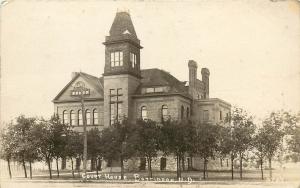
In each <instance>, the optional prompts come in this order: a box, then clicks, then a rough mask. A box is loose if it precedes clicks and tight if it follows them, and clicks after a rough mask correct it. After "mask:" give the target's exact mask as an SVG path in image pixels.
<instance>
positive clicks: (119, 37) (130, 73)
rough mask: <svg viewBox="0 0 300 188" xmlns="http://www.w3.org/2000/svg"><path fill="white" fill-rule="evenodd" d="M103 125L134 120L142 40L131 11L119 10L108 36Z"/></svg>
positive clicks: (139, 76)
mask: <svg viewBox="0 0 300 188" xmlns="http://www.w3.org/2000/svg"><path fill="white" fill-rule="evenodd" d="M103 44H104V45H105V67H104V74H103V77H104V125H105V126H109V125H112V124H114V123H115V122H117V121H121V120H122V118H124V117H126V118H128V120H130V119H131V116H132V113H130V112H133V109H131V106H132V100H131V95H132V94H133V93H134V92H135V91H136V89H137V87H138V86H139V84H140V79H141V69H140V49H142V46H141V45H140V40H139V39H138V37H137V35H136V32H135V29H134V26H133V23H132V21H131V18H130V15H129V13H128V12H117V14H116V16H115V18H114V21H113V23H112V26H111V28H110V31H109V36H106V37H105V42H104V43H103Z"/></svg>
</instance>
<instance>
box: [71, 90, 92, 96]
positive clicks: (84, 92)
mask: <svg viewBox="0 0 300 188" xmlns="http://www.w3.org/2000/svg"><path fill="white" fill-rule="evenodd" d="M89 94H90V90H89V89H85V90H84V91H83V95H89ZM71 95H72V96H80V95H81V91H74V90H73V91H71Z"/></svg>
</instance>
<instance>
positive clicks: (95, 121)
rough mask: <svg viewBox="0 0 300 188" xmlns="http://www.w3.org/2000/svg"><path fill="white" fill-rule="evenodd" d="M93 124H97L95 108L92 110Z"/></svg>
mask: <svg viewBox="0 0 300 188" xmlns="http://www.w3.org/2000/svg"><path fill="white" fill-rule="evenodd" d="M93 124H94V125H98V110H97V109H94V110H93Z"/></svg>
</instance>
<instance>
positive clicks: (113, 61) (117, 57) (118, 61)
mask: <svg viewBox="0 0 300 188" xmlns="http://www.w3.org/2000/svg"><path fill="white" fill-rule="evenodd" d="M110 66H111V67H118V66H123V52H121V51H117V52H111V53H110Z"/></svg>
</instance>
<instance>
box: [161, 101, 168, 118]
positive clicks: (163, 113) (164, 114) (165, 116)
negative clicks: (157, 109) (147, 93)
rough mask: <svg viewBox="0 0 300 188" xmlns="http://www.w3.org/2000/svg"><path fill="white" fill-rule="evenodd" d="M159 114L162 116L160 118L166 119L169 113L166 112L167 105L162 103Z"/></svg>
mask: <svg viewBox="0 0 300 188" xmlns="http://www.w3.org/2000/svg"><path fill="white" fill-rule="evenodd" d="M161 116H162V120H163V121H166V120H168V118H169V113H168V106H167V105H163V106H162V108H161Z"/></svg>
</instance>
